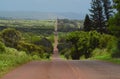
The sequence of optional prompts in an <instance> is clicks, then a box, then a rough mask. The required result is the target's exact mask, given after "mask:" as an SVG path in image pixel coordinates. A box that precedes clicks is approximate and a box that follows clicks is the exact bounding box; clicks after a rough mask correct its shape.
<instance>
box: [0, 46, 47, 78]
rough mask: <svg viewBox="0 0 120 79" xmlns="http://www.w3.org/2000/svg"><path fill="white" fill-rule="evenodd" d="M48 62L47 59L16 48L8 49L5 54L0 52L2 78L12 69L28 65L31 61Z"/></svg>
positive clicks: (0, 73)
mask: <svg viewBox="0 0 120 79" xmlns="http://www.w3.org/2000/svg"><path fill="white" fill-rule="evenodd" d="M36 60H37V61H43V60H46V61H48V60H49V59H47V58H46V57H43V58H40V57H39V56H38V55H33V56H32V55H28V54H26V52H24V51H17V50H16V49H14V48H7V47H6V51H5V52H0V77H2V76H3V75H5V74H6V73H8V72H9V71H11V70H12V69H14V68H16V67H18V66H20V65H22V64H25V63H28V62H30V61H36Z"/></svg>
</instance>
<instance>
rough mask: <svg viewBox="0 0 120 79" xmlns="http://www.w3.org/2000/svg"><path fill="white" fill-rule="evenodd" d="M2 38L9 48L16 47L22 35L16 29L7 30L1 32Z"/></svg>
mask: <svg viewBox="0 0 120 79" xmlns="http://www.w3.org/2000/svg"><path fill="white" fill-rule="evenodd" d="M1 38H2V40H3V42H4V44H5V45H6V46H8V47H16V46H17V43H18V42H19V41H20V40H21V33H20V32H19V31H17V30H15V29H12V28H7V29H5V30H3V31H2V32H1Z"/></svg>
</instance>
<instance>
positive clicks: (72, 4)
mask: <svg viewBox="0 0 120 79" xmlns="http://www.w3.org/2000/svg"><path fill="white" fill-rule="evenodd" d="M90 2H91V0H0V11H38V12H74V13H88V12H89V10H88V9H89V8H90Z"/></svg>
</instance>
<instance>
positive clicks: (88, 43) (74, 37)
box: [59, 31, 120, 59]
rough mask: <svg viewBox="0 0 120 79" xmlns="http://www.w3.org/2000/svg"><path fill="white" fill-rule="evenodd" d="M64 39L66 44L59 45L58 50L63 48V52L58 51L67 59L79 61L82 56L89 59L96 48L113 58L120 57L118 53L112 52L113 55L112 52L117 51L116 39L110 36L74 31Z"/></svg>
mask: <svg viewBox="0 0 120 79" xmlns="http://www.w3.org/2000/svg"><path fill="white" fill-rule="evenodd" d="M66 37H67V38H66V43H64V45H59V48H61V46H64V48H63V50H60V51H61V54H64V55H65V57H66V58H68V59H69V58H72V59H80V58H81V57H83V56H84V57H85V58H90V57H92V55H93V53H92V52H93V51H94V50H95V49H96V48H98V49H100V50H102V49H106V50H107V51H106V52H109V54H111V55H112V56H113V57H118V56H120V53H119V54H118V52H115V51H114V53H113V50H119V49H118V48H117V46H116V44H117V38H116V37H114V36H112V35H108V34H100V33H98V32H97V31H90V32H84V31H75V32H70V33H68V34H67V36H66ZM64 42H65V41H64ZM65 47H66V48H65ZM114 48H116V49H114ZM97 53H99V52H97ZM115 53H117V55H115Z"/></svg>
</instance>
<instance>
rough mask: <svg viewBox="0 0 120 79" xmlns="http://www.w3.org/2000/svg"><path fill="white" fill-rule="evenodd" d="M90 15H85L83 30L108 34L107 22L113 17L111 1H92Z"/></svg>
mask: <svg viewBox="0 0 120 79" xmlns="http://www.w3.org/2000/svg"><path fill="white" fill-rule="evenodd" d="M89 11H90V15H88V14H87V15H86V17H85V21H84V30H85V31H90V30H97V31H98V32H100V33H108V30H107V27H108V25H109V24H108V21H109V18H110V17H111V16H112V15H113V8H112V2H111V0H92V2H91V9H89Z"/></svg>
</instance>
